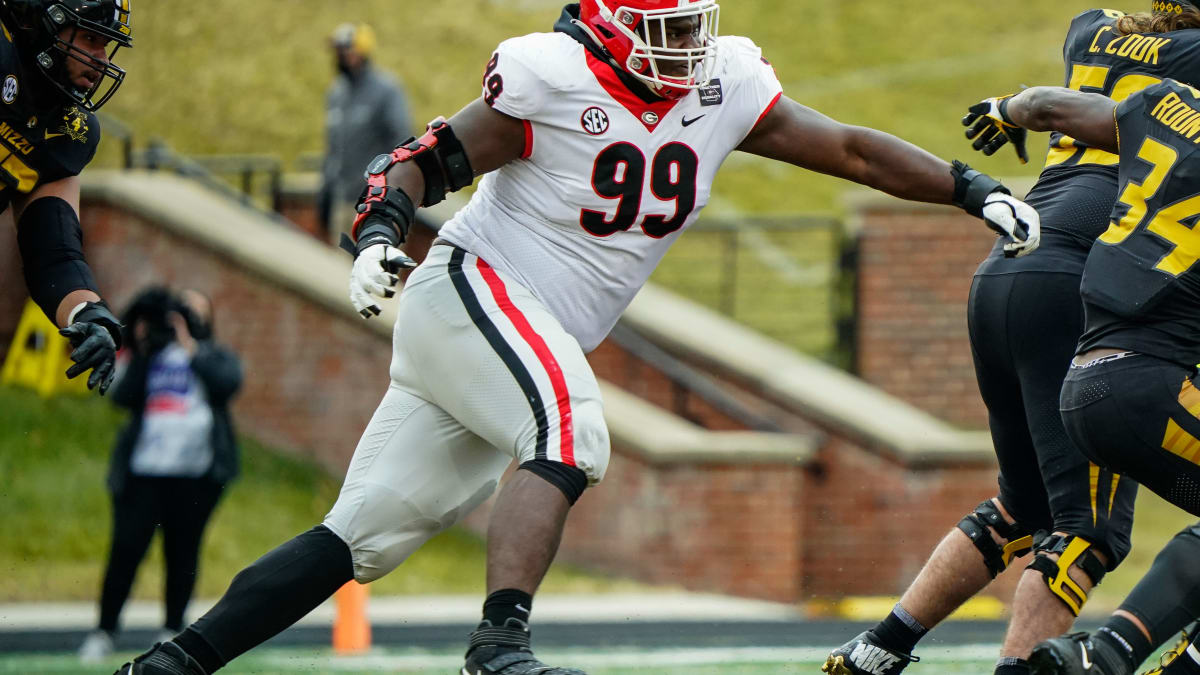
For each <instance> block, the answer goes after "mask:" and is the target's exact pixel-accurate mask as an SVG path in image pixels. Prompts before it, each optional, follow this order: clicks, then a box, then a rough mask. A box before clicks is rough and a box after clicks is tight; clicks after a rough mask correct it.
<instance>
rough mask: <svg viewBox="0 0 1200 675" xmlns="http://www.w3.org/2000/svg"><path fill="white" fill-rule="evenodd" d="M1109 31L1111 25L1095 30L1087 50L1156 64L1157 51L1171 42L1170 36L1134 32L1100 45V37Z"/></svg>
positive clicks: (1110, 30)
mask: <svg viewBox="0 0 1200 675" xmlns="http://www.w3.org/2000/svg"><path fill="white" fill-rule="evenodd" d="M1111 32H1112V26H1105V27H1103V28H1101V29H1100V30H1098V31H1096V37H1095V38H1093V39H1092V46H1091V47H1089V48H1088V51H1089V52H1091V53H1093V54H1097V53H1099V52H1101V51H1103V52H1104V53H1105V54H1112V55H1114V56H1121V57H1124V58H1127V59H1129V60H1130V61H1138V62H1140V63H1148V64H1150V65H1154V66H1157V65H1158V59H1159V52H1160V51H1161V50H1162V48H1163V47H1165V46H1167V45H1168V44H1170V43H1171V38H1164V37H1154V36H1153V35H1138V34H1136V33H1135V34H1133V35H1122V36H1120V37H1118V38H1116V39H1115V40H1112V41H1110V42H1109V43H1108V44H1107V45H1104V46H1101V45H1100V38H1102V37H1104V34H1105V33H1111Z"/></svg>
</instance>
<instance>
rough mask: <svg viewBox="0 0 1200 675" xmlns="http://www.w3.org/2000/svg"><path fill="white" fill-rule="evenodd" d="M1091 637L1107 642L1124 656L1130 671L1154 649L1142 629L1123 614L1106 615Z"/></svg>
mask: <svg viewBox="0 0 1200 675" xmlns="http://www.w3.org/2000/svg"><path fill="white" fill-rule="evenodd" d="M1092 637H1093V638H1094V639H1096V640H1100V641H1103V642H1107V643H1108V644H1109V645H1110V646H1111V647H1113V649H1114V650H1115V651H1116V652H1117V653H1118V654H1120V655H1121V656H1122V657H1124V659H1125V663H1126V665H1128V667H1129V672H1131V673H1132V672H1133V671H1134V670H1136V669H1137V667H1138V666H1139V665H1141V663H1142V661H1145V660H1146V657H1148V656H1150V652H1153V651H1154V645H1152V644H1150V641H1149V640H1147V639H1146V636H1145V635H1143V634H1142V631H1141V630H1140V629H1139V628H1138V627H1137V626H1136V625H1135V624H1134V623H1133V622H1132V621H1130V620H1129V619H1126V618H1125V617H1123V616H1110V617H1108V621H1105V622H1104V625H1103V626H1100V630H1098V631H1096V632H1095V633H1093V634H1092Z"/></svg>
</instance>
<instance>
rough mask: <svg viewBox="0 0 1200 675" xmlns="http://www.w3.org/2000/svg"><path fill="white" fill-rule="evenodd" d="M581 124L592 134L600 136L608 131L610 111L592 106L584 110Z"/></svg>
mask: <svg viewBox="0 0 1200 675" xmlns="http://www.w3.org/2000/svg"><path fill="white" fill-rule="evenodd" d="M579 124H580V125H582V126H583V130H584V131H586V132H588V133H589V134H591V135H592V136H599V135H600V134H602V133H604V132H606V131H608V113H606V112H604V111H603V110H602V109H600V108H597V107H596V106H592V107H590V108H588V109H587V110H584V111H583V115H582V116H580V118H579Z"/></svg>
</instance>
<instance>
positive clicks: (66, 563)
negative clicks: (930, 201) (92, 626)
mask: <svg viewBox="0 0 1200 675" xmlns="http://www.w3.org/2000/svg"><path fill="white" fill-rule="evenodd" d="M235 405H236V404H235ZM123 420H124V417H123V415H122V414H121V413H120V412H119V411H117V410H116V409H115V408H114V407H112V406H111V405H109V404H108V402H107V401H105V400H104V399H101V398H99V397H97V396H88V397H86V398H75V397H61V398H52V399H49V400H43V399H40V398H38V397H37V396H36V395H34V394H32V393H30V392H27V391H24V390H20V389H14V388H11V387H0V513H3V514H4V523H3V527H0V603H4V602H31V601H41V602H45V601H55V600H93V599H96V598H97V597H98V594H99V591H100V579H101V575H102V574H103V565H104V560H105V556H106V555H107V552H108V540H109V539H108V538H109V534H110V532H111V517H112V516H111V509H110V506H109V499H108V494H107V492H106V491H105V488H104V476H105V472H106V469H107V462H108V453H109V449H110V448H111V446H112V441H113V438H114V436H115V434H116V431H117V429H118V428H119V426H120V425H121V424H122V423H123ZM242 451H243V461H242V470H243V473H242V476H241V478H239V479H238V481H237V482H236V483H234V484H233V486H232V487H231V488H230V489H229V490H228V491H227V492H226V495H225V498H224V499H223V501H222V503H221V504H220V505H219V506H218V507H217V512H216V515H215V516H214V518H213V521H212V523H211V524H210V526H209V530H208V533H207V535H206V539H205V544H204V549H203V550H204V552H203V559H202V561H201V571H200V583H199V585H198V587H197V590H196V593H197V596H199V597H215V596H218V595H220V594H221V593H223V592H224V590H225V587H226V586H228V585H229V581H230V580H231V579H232V578H233V575H234V574H236V573H237V572H238V571H239V570H240V569H242V568H243V567H245V566H246V565H248V564H250V563H251V562H253V561H254V560H255V559H256V558H258V556H260V555H262V554H263V553H265V552H266V551H268V550H269V549H271V548H272V547H274V546H275V545H277V544H279V543H281V542H283V541H284V540H286V539H287V538H289V537H291V536H293V535H295V534H298V533H300V532H302V531H304V530H307V529H308V528H310V527H312V526H313V525H316V524H317V523H319V522H320V521H321V519H322V517H323V516H324V515H325V512H326V511H327V510H328V509H329V507H330V506H331V505H332V504H333V501H334V499H336V497H337V489H338V485H339V481H338V480H336V479H335V478H333V477H331V476H329V475H327V474H326V473H324V472H323V471H322V470H321V469H320V468H318V467H317V466H316V465H312V464H308V463H305V462H301V461H298V460H295V459H291V458H289V457H286V456H284V455H281V454H279V453H278V452H275V451H272V450H271V449H269V448H265V447H263V446H262V445H259V444H257V443H254V442H252V441H249V440H243V444H242ZM158 547H159V545H158V544H157V543H155V544H154V547H153V548H152V551H153V555H152V556H151V557H150V558H148V559H147V561H146V562H145V563H143V565H142V568H141V571H140V574H139V575H138V582H137V585H136V587H135V589H134V593H135V595H136V596H139V597H147V598H157V597H161V588H162V563H161V558H160V557H159V554H158V552H157V551H158ZM483 583H484V544H483V542H482V541H481V540H480V539H479V538H478V537H476V536H474V535H472V534H470V533H469V532H466V531H464V530H458V529H454V530H451V531H449V532H446V533H444V534H442V535H441V536H439V537H437V538H435V539H434V540H433V541H432V542H430V543H429V544H428V545H426V546H425V547H424V548H423V549H421V550H420V551H418V552H417V554H416V555H414V556H413V557H412V558H410V559H409V560H408V562H406V563H405V564H404V566H403V572H399V571H398V572H396V573H394V574H392V575H390V576H388V577H386V578H384V579H383V580H381V581H379V582H376V583H375V584H373V585H372V588H373V589H374V592H376V593H381V594H397V593H414V594H421V593H426V594H436V593H479V594H480V597H482V595H483V592H484V587H483ZM636 587H637V585H636V584H633V583H631V582H624V581H620V580H613V579H608V578H603V577H598V576H594V575H588V574H584V573H582V572H580V571H578V570H575V569H571V568H561V569H556V570H554V571H552V572H551V573H550V575H549V577H547V579H546V584H545V588H546V589H548V590H550V591H552V592H553V591H555V590H558V591H573V592H590V591H604V590H610V589H626V590H627V589H630V588H636Z"/></svg>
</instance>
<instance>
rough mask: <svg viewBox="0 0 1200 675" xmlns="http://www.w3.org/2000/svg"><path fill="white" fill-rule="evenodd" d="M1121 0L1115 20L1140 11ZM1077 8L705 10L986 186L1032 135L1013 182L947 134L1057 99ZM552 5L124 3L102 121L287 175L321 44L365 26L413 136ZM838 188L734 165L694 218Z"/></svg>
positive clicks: (531, 1)
mask: <svg viewBox="0 0 1200 675" xmlns="http://www.w3.org/2000/svg"><path fill="white" fill-rule="evenodd" d="M1148 4H1149V3H1148V2H1146V0H1136V3H1135V4H1134V5H1133V6H1130V7H1126V8H1125V9H1127V10H1139V9H1144V8H1146V6H1148ZM1091 6H1093V5H1092V3H1091V2H1088V1H1087V0H1063V1H1062V2H1054V3H1049V2H1044V1H1042V0H1014V1H1013V2H1009V3H1005V5H1004V11H1003V12H997V11H995V8H994V7H992V6H990V5H987V4H983V3H978V2H937V3H935V2H928V0H893V1H892V2H887V3H877V2H876V3H872V2H829V0H743V1H741V2H727V3H725V5H724V7H722V10H723V11H722V15H721V24H720V31H721V33H722V34H739V35H747V36H750V37H752V38H753V39H754V40H755V41H756V42H757V43H758V44H759V45H760V46H761V47H762V48H763V50H764V54H765V55H766V56H767V58H768V59H770V60H771V62H772V63H773V64H774V65H775V68H776V70H777V72H778V73H779V77H780V79H781V80H782V81H783V83H784V89H785V92H786V93H787V94H788V95H789V96H791V97H792V98H794V99H796V100H798V101H800V102H801V103H804V104H806V105H809V106H812V107H814V108H816V109H817V110H820V111H822V112H824V113H826V114H829V115H831V116H833V117H835V118H837V119H839V120H842V121H845V122H849V123H854V124H862V125H867V126H872V127H876V128H879V129H882V130H885V131H889V132H891V133H894V134H896V135H899V136H901V137H903V138H905V139H908V140H910V141H913V142H915V143H917V144H918V145H921V146H922V147H925V148H928V149H929V150H931V151H933V152H935V153H936V154H938V155H940V156H942V157H947V158H950V157H961V158H965V159H968V160H970V161H971V162H972V164H974V165H976V166H977V167H978V168H980V169H981V170H985V171H989V172H992V173H996V174H1001V175H1013V174H1033V173H1035V172H1036V171H1037V170H1038V168H1039V167H1040V162H1039V161H1038V159H1037V158H1038V156H1039V155H1040V154H1041V150H1040V148H1041V147H1043V146H1044V143H1045V140H1044V138H1043V137H1040V136H1039V137H1036V138H1033V139H1031V140H1030V148H1031V152H1030V154H1031V155H1032V156H1033V157H1034V158H1035V159H1034V161H1033V162H1032V163H1031V164H1030V165H1028V166H1026V167H1022V166H1020V165H1019V164H1017V163H1016V162H1015V161H1013V160H1012V159H1011V158H1010V157H1009V153H1007V152H1005V153H1001V157H998V158H991V159H988V158H983V157H982V156H979V155H978V153H975V152H973V151H971V150H970V149H969V147H968V146H967V144H966V143H965V141H964V140H963V138H962V128H961V126H959V122H958V120H959V119H960V118H961V117H962V114H963V111H964V109H965V108H966V107H967V106H968V105H970V104H971V103H973V102H975V101H977V100H979V99H981V98H984V97H986V96H993V95H997V94H1003V93H1007V92H1011V91H1013V90H1015V89H1016V88H1017V87H1018V85H1020V84H1028V85H1036V84H1061V83H1062V72H1063V69H1062V65H1061V58H1062V57H1061V45H1062V39H1063V37H1064V35H1065V33H1066V28H1067V25H1068V23H1069V22H1070V20H1071V18H1072V17H1073V16H1074V15H1075V14H1077V13H1079V12H1080V11H1082V10H1084V9H1087V8H1089V7H1091ZM560 7H561V4H560V3H559V2H556V1H554V0H453V1H452V2H420V3H418V2H400V3H397V2H395V0H344V1H341V2H328V1H326V0H256V1H255V2H245V1H244V0H207V1H206V2H203V3H193V2H171V1H169V0H142V2H137V3H135V5H134V13H133V27H134V42H135V44H136V47H135V48H134V49H132V50H129V51H122V52H121V53H120V54H118V59H117V60H118V62H119V63H120V64H121V65H122V66H123V67H125V68H126V69H127V70H128V71H129V77H128V79H127V81H126V83H125V86H124V88H123V89H122V90H121V92H120V93H119V95H118V96H117V97H116V98H115V99H113V101H112V102H111V103H109V104H108V106H107V107H106V108H105V111H106V112H108V113H110V114H112V115H115V116H117V117H119V118H120V119H122V120H124V121H126V122H128V123H130V124H132V125H133V127H134V129H135V130H136V132H137V133H138V134H139V137H140V138H141V139H143V140H145V139H146V138H147V137H149V136H159V137H162V138H164V139H165V140H167V142H169V143H170V144H171V145H172V146H174V147H176V148H178V149H180V150H182V151H185V152H188V153H201V154H203V153H240V152H264V153H274V154H277V155H280V156H282V157H284V158H285V159H288V160H292V159H294V158H295V157H297V156H298V155H300V154H302V153H309V152H319V151H321V148H322V144H323V106H324V98H323V97H324V90H325V88H326V86H327V85H328V84H329V82H330V80H331V78H332V72H333V68H332V60H331V56H330V52H329V50H328V48H327V42H326V40H327V36H328V35H329V33H330V31H331V29H332V28H333V27H334V26H335V25H337V24H338V23H340V22H343V21H367V22H369V23H371V24H372V25H373V26H374V28H375V30H376V33H377V34H378V36H379V49H378V56H377V59H376V60H377V61H378V63H379V64H380V65H382V66H383V67H385V68H387V69H389V70H391V71H393V72H395V73H397V74H398V75H399V76H400V77H401V79H402V80H403V81H404V82H405V84H406V86H407V88H408V91H409V94H410V98H411V100H412V107H413V113H414V116H415V117H416V119H417V120H419V121H424V120H428V119H431V118H432V117H434V116H436V115H439V114H444V115H449V114H451V113H453V112H454V111H455V110H457V109H458V108H460V107H461V106H462V105H463V104H465V103H466V102H468V101H469V100H471V99H473V98H475V97H477V96H478V95H479V78H480V75H481V73H482V69H483V65H484V64H485V63H486V62H487V60H488V58H489V56H490V54H491V52H492V49H493V48H494V46H495V45H496V44H497V43H499V42H500V41H501V40H503V39H505V38H507V37H511V36H514V35H521V34H524V33H529V32H535V31H545V30H549V29H550V26H551V24H552V23H553V21H554V20H555V19H556V18H557V16H558V13H559V8H560ZM845 188H846V184H845V183H843V182H840V181H837V180H834V179H829V178H825V177H821V176H817V175H814V174H810V173H808V172H804V171H801V170H799V169H794V168H791V167H786V166H782V165H776V164H773V163H770V162H767V161H765V160H758V159H755V158H752V157H749V156H739V155H734V157H733V158H732V159H731V161H730V166H729V167H728V168H727V170H726V171H724V172H723V173H722V174H721V176H720V178H719V179H718V181H717V185H716V191H715V196H714V200H713V206H712V208H711V210H712V211H717V212H720V211H722V210H724V211H726V212H754V213H794V212H798V211H828V210H831V209H834V208H835V207H836V205H837V199H838V195H839V194H840V193H841V192H842V191H843V190H844V189H845Z"/></svg>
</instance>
